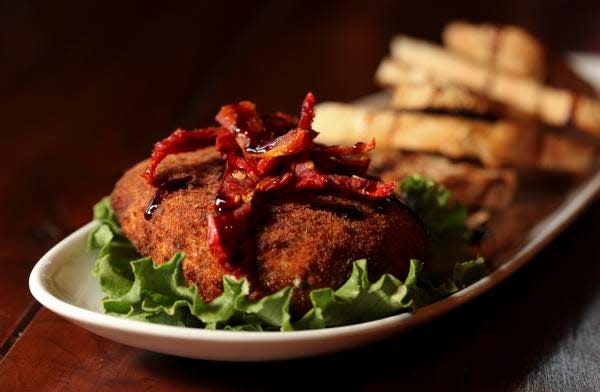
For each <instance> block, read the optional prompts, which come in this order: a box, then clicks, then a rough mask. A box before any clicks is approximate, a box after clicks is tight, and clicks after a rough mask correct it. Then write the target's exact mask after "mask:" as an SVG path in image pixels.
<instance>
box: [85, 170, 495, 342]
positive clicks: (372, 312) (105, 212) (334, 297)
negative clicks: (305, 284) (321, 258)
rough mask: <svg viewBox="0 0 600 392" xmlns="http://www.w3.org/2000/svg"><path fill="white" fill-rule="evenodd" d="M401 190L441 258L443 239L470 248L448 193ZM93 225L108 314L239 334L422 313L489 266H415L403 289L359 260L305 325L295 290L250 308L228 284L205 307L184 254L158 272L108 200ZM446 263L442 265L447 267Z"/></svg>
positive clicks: (411, 185) (314, 296)
mask: <svg viewBox="0 0 600 392" xmlns="http://www.w3.org/2000/svg"><path fill="white" fill-rule="evenodd" d="M405 184H406V185H405ZM402 188H403V190H404V192H405V193H406V194H407V195H409V196H410V197H409V198H408V199H407V204H408V205H409V207H410V208H412V209H413V210H414V211H415V212H416V213H417V214H418V215H420V214H421V213H424V212H426V214H425V215H424V216H423V217H422V220H423V222H424V224H425V226H426V228H427V230H428V232H429V234H430V236H431V237H432V242H434V243H435V246H436V251H435V252H438V253H439V252H442V251H443V247H444V246H445V245H444V244H445V236H446V235H448V236H452V238H453V239H454V240H455V241H459V240H460V241H462V242H460V244H463V243H464V244H466V238H467V236H466V234H467V232H466V228H465V227H464V212H460V210H458V209H457V208H456V207H448V205H447V203H448V199H449V195H448V196H446V193H445V192H446V191H444V190H442V189H440V188H438V187H435V186H430V183H429V182H428V180H425V179H422V178H416V177H414V178H412V179H411V180H410V181H408V180H407V181H405V182H403V184H402ZM408 200H410V201H408ZM461 214H463V215H462V218H461ZM94 217H95V218H96V220H98V221H99V223H100V224H99V225H98V227H97V228H95V229H94V230H93V231H92V232H91V233H90V235H89V238H88V246H89V248H90V249H93V250H98V259H97V260H96V264H95V267H94V271H93V273H94V275H95V276H96V277H97V278H98V281H99V282H100V286H101V288H102V291H103V292H104V294H105V295H106V297H105V298H104V299H103V307H104V310H105V312H106V313H109V314H112V315H115V316H120V317H125V318H129V319H134V320H140V321H146V322H152V323H160V324H168V325H176V326H186V327H200V328H207V329H227V330H234V331H273V330H279V331H290V330H299V329H315V328H326V327H335V326H341V325H348V324H354V323H360V322H364V321H371V320H376V319H380V318H383V317H387V316H390V315H393V314H397V313H400V312H404V311H410V310H414V309H417V308H418V307H421V306H424V305H427V304H429V303H431V302H433V301H437V300H439V299H441V298H444V297H446V296H448V295H450V294H452V293H454V292H456V291H458V290H461V289H462V288H464V287H466V286H468V285H469V284H471V283H472V282H474V281H476V280H477V279H479V278H480V277H482V276H483V275H485V273H486V269H485V263H484V262H483V259H480V258H479V259H475V260H470V261H466V262H454V263H452V267H451V270H450V272H449V273H447V274H445V275H442V274H440V275H439V276H436V279H431V278H429V277H428V276H427V275H426V274H425V272H426V271H427V263H426V264H424V263H422V262H420V261H417V260H411V263H410V269H409V271H408V274H407V276H406V278H405V280H404V282H403V281H401V280H400V279H398V278H396V277H394V276H392V275H390V274H384V275H383V276H381V277H380V278H379V279H378V280H377V281H376V282H374V283H371V282H370V281H369V279H368V275H367V262H366V260H357V261H355V262H354V264H353V269H352V274H351V276H350V278H349V279H348V280H347V281H346V283H345V284H344V285H343V286H342V287H340V288H339V289H337V290H333V289H330V288H326V289H318V290H313V291H312V292H311V293H310V299H311V302H312V308H311V309H310V310H309V311H308V312H307V313H306V314H305V315H304V316H303V317H301V318H300V319H298V320H292V319H291V316H290V313H289V304H290V299H291V296H292V288H291V287H288V288H285V289H282V290H280V291H278V292H276V293H274V294H271V295H268V296H266V297H263V298H261V299H260V300H251V299H250V298H249V293H250V286H249V283H248V281H247V280H246V279H239V280H238V279H236V278H234V277H231V276H225V277H224V278H223V294H222V295H220V296H219V297H217V298H216V299H214V300H213V301H211V302H208V303H206V302H203V301H202V299H201V297H200V295H199V293H198V288H197V287H196V285H194V284H188V283H187V282H186V281H185V278H184V276H183V268H182V267H183V260H184V258H185V255H184V254H183V253H177V254H175V255H174V256H173V258H171V260H169V261H168V262H166V263H163V264H160V265H157V264H155V263H154V262H153V261H152V259H150V258H148V257H140V255H139V254H137V252H136V251H135V248H134V247H133V245H132V244H131V243H130V242H129V241H128V240H127V239H126V238H125V237H124V235H123V233H122V231H121V227H120V226H119V224H118V222H117V220H116V217H115V215H114V213H113V211H112V208H111V206H110V202H109V199H108V198H104V199H102V200H101V201H100V202H99V203H98V204H97V205H96V206H95V207H94ZM461 219H462V220H461ZM460 246H462V245H460ZM464 249H465V250H466V247H465V248H464ZM452 257H458V256H455V255H454V254H453V256H452ZM440 259H441V254H440ZM449 260H450V258H448V259H447V260H445V261H444V262H445V263H450V262H451V261H449ZM462 260H465V259H464V258H463V259H462ZM428 263H429V262H428ZM444 268H445V267H444Z"/></svg>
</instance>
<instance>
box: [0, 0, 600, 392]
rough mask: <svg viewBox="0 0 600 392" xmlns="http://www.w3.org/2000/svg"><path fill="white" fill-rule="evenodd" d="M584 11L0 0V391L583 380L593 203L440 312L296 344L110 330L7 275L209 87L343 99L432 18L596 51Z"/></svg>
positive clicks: (83, 218)
mask: <svg viewBox="0 0 600 392" xmlns="http://www.w3.org/2000/svg"><path fill="white" fill-rule="evenodd" d="M317 4H318V6H317ZM567 4H569V6H568V7H567ZM490 7H491V8H490ZM598 17H600V6H599V5H597V4H596V5H594V4H591V2H578V4H573V3H572V2H571V3H567V2H561V1H555V2H550V3H547V2H546V3H544V2H541V1H535V2H529V3H527V4H521V2H519V1H516V0H514V1H505V2H497V3H496V4H495V5H493V6H492V5H490V4H488V3H484V2H480V3H476V2H466V1H458V2H445V3H440V4H438V2H435V1H418V2H414V3H410V4H409V3H406V4H405V3H403V2H391V1H380V2H369V4H363V5H362V6H358V5H356V4H354V5H350V4H349V3H347V2H320V3H316V2H315V3H312V4H311V3H309V2H306V1H287V2H276V1H265V2H260V3H258V2H256V3H251V2H244V3H240V4H236V3H227V4H216V2H215V4H202V2H196V3H184V2H181V3H179V2H178V3H177V4H176V5H169V6H167V5H166V3H151V2H144V3H138V4H120V5H119V6H118V8H116V7H111V6H108V5H107V4H106V3H105V2H102V1H88V2H75V1H62V0H61V1H58V2H36V1H18V0H12V1H11V0H9V1H5V2H2V3H0V53H1V55H2V62H1V63H0V114H1V117H0V118H1V119H2V127H1V132H2V136H3V137H2V152H3V154H2V155H1V158H0V160H1V162H0V184H2V186H1V188H0V189H1V192H0V205H1V206H2V207H1V208H0V222H1V224H0V267H1V269H2V273H1V274H0V390H1V391H12V390H36V391H40V390H60V391H65V390H77V391H79V390H123V389H127V390H132V389H148V390H169V389H171V390H192V389H198V390H205V391H213V390H249V389H256V390H265V389H277V390H287V389H293V390H296V389H298V390H309V389H313V390H321V389H325V388H330V389H335V390H337V389H342V388H343V389H346V390H348V389H350V390H355V389H359V390H369V391H370V390H405V389H406V390H444V391H455V390H459V391H463V390H468V391H484V390H498V391H504V390H531V391H592V390H600V285H599V284H598V283H599V282H600V247H599V246H598V239H597V237H598V233H599V232H600V203H598V202H596V203H595V204H594V205H592V206H591V207H590V208H589V209H588V210H587V211H586V212H585V213H584V214H583V215H582V216H581V217H580V218H579V219H578V220H577V221H576V222H575V223H574V224H573V225H571V226H570V227H569V228H568V229H567V230H566V231H565V232H564V233H563V234H562V235H560V236H559V237H558V238H557V239H556V240H555V241H554V242H553V243H552V244H551V245H550V246H548V247H547V248H546V249H545V250H544V251H543V252H542V253H541V254H540V255H539V256H538V257H536V258H535V259H534V260H533V261H532V262H531V263H530V264H529V265H527V266H526V267H525V268H523V269H522V270H521V271H519V272H518V273H517V274H515V275H514V276H512V277H511V278H510V279H508V281H506V282H505V283H504V284H502V285H501V286H500V287H497V288H496V289H494V290H492V291H491V292H489V293H487V294H485V295H483V296H482V297H480V298H478V299H477V300H475V301H474V302H472V303H470V304H468V305H466V306H464V307H462V308H461V309H459V310H458V311H455V312H453V313H451V314H450V315H448V316H445V317H443V318H442V319H440V320H437V321H435V322H432V323H430V324H428V325H425V326H423V327H422V328H419V329H417V330H415V331H413V332H410V333H407V334H404V335H401V336H398V337H396V338H393V339H390V340H386V341H384V342H382V343H379V344H376V345H372V346H369V347H366V348H363V349H360V350H356V351H352V352H348V353H343V354H336V355H331V356H326V357H320V358H312V359H306V360H301V361H289V362H276V363H255V364H235V363H234V364H229V363H215V362H205V361H195V360H188V359H180V358H176V357H171V356H166V355H160V354H154V353H151V352H146V351H142V350H137V349H133V348H129V347H126V346H123V345H120V344H116V343H113V342H111V341H108V340H105V339H103V338H100V337H97V336H95V335H92V334H91V333H88V332H87V331H85V330H83V329H81V328H79V327H76V326H74V325H72V324H70V323H68V322H66V321H64V320H62V319H61V318H60V317H58V316H55V315H54V314H52V313H50V312H49V311H47V310H45V309H43V308H41V307H40V305H39V304H37V303H36V302H35V300H34V299H33V298H32V297H31V295H30V294H29V291H28V288H27V277H28V274H29V271H30V270H31V268H32V266H33V265H34V263H35V262H36V261H37V260H38V259H39V257H40V256H41V255H42V254H43V253H44V252H45V251H47V250H48V249H49V248H50V247H51V246H52V245H54V244H55V243H57V242H58V241H59V240H60V239H61V238H63V237H64V236H65V235H66V234H68V233H69V232H71V231H73V230H75V229H76V228H78V227H79V226H81V225H82V224H84V223H86V222H88V221H89V220H90V214H91V206H92V205H93V203H94V202H95V201H97V200H98V199H100V198H101V197H102V196H103V195H106V194H108V193H109V192H110V191H111V189H112V185H113V184H114V182H115V181H116V179H117V178H118V177H119V176H120V174H121V173H122V172H123V171H124V170H125V169H126V168H127V167H128V166H130V165H131V164H132V163H134V162H136V161H138V160H140V159H143V158H144V157H146V156H147V155H148V153H149V150H150V146H151V144H152V143H153V142H154V141H155V140H156V139H157V138H159V137H161V136H164V135H166V134H167V133H168V132H169V131H170V130H172V129H173V128H175V127H177V126H183V127H192V126H201V125H206V124H207V123H208V122H210V121H211V118H212V116H213V115H214V113H215V112H216V110H217V108H218V107H219V105H220V104H221V103H226V102H230V101H236V100H239V99H243V98H251V99H253V100H255V101H256V102H258V104H259V107H260V108H262V109H263V110H264V111H274V110H283V111H292V112H295V111H296V110H297V107H298V104H299V102H300V100H301V98H302V97H303V94H304V93H305V92H306V91H307V90H309V89H312V90H314V91H315V92H316V93H317V94H318V96H319V97H320V98H321V99H322V100H326V99H335V100H352V99H355V98H357V97H360V96H362V95H365V94H367V93H370V92H373V91H375V89H376V87H375V86H374V85H373V83H372V74H373V71H374V69H375V67H376V65H377V63H378V61H379V59H380V58H381V57H382V56H383V55H384V54H385V52H386V50H387V42H388V40H389V38H390V37H391V36H392V35H393V34H394V33H396V32H404V33H410V34H416V35H419V36H422V37H426V38H430V39H437V38H438V36H439V30H440V28H441V26H442V25H443V23H444V22H445V21H447V20H449V19H452V18H468V19H472V20H490V19H493V20H495V21H497V22H502V21H511V22H515V23H520V24H523V25H525V26H526V27H528V28H530V29H531V30H532V31H534V32H535V33H536V34H538V35H540V36H541V37H542V38H543V39H545V40H546V41H547V42H548V43H549V44H550V45H551V46H552V47H553V48H555V49H558V50H567V49H570V50H572V49H577V50H590V51H600V27H598V26H600V24H598V23H597V19H598ZM557 26H562V27H561V28H558V27H557Z"/></svg>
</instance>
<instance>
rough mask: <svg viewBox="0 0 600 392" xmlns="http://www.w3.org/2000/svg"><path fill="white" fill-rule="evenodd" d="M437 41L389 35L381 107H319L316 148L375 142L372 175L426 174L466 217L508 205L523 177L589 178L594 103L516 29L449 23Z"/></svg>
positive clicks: (596, 123) (599, 108)
mask: <svg viewBox="0 0 600 392" xmlns="http://www.w3.org/2000/svg"><path fill="white" fill-rule="evenodd" d="M443 43H444V46H439V45H436V44H432V43H429V42H425V41H422V40H419V39H415V38H410V37H406V36H398V37H395V38H394V39H393V40H392V42H391V53H390V57H389V58H385V59H383V60H382V62H381V64H380V66H379V68H378V70H377V72H376V76H375V79H376V81H377V83H378V84H379V85H380V86H382V87H385V88H386V89H389V90H390V91H391V94H390V95H389V96H388V98H387V99H386V102H385V104H384V105H380V106H377V107H369V106H364V105H349V104H342V103H333V102H326V103H322V104H320V105H319V106H318V107H317V116H316V119H315V124H314V127H315V129H318V130H320V131H322V134H321V135H320V136H319V139H318V140H321V141H323V142H325V143H328V144H335V143H346V142H349V141H352V140H360V139H369V138H371V137H375V138H376V141H377V149H378V150H384V153H383V156H380V157H377V159H376V160H375V162H376V163H377V166H378V167H379V169H378V172H377V173H376V174H378V175H380V176H382V177H383V179H384V180H396V181H398V180H401V179H402V178H403V177H405V176H407V175H411V174H422V175H425V176H428V177H430V178H432V179H434V180H436V181H437V182H439V183H442V184H443V185H445V186H446V187H447V188H448V189H450V190H451V191H452V193H453V196H454V199H455V200H456V201H458V202H461V203H463V204H465V205H467V206H468V207H469V208H470V209H471V210H479V209H484V210H491V211H498V210H502V209H504V208H506V207H507V206H508V205H510V203H511V201H512V200H513V198H514V195H515V193H516V190H517V183H518V177H519V175H518V173H519V172H522V171H523V170H527V171H528V172H531V171H532V170H533V171H536V172H537V171H540V172H552V173H555V172H558V173H564V174H566V175H569V176H581V175H583V174H585V173H587V172H589V170H590V169H591V167H592V166H593V163H594V160H595V145H596V140H595V139H597V138H600V101H598V100H596V99H595V98H594V96H593V94H594V92H593V89H592V88H591V87H590V86H589V85H588V84H587V83H586V82H584V81H582V80H580V79H578V78H577V77H576V76H575V73H573V72H571V71H570V70H569V69H568V68H567V67H566V66H565V65H564V63H563V62H558V63H557V62H556V61H552V62H550V61H548V60H547V55H546V52H545V50H544V48H543V47H542V45H541V44H540V43H539V42H538V41H537V40H536V39H535V38H534V37H532V36H531V35H530V34H529V33H527V32H526V31H524V30H522V29H520V28H518V27H514V26H493V25H487V24H484V25H473V24H468V23H465V22H453V23H450V24H449V25H447V26H446V27H445V29H444V31H443ZM551 64H552V65H551ZM556 64H558V65H556Z"/></svg>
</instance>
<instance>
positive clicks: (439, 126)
mask: <svg viewBox="0 0 600 392" xmlns="http://www.w3.org/2000/svg"><path fill="white" fill-rule="evenodd" d="M316 113H317V115H316V118H315V122H314V124H313V126H314V127H315V129H319V130H320V131H321V134H320V135H319V138H318V139H317V141H320V142H324V143H328V144H335V143H339V144H342V143H348V142H350V141H354V140H360V139H369V138H371V137H374V138H375V139H376V140H377V145H378V148H379V149H388V150H396V149H403V150H408V151H422V152H433V153H439V154H442V155H445V156H448V157H450V158H462V159H464V158H467V159H477V160H479V161H481V162H482V163H483V164H484V165H485V166H489V167H499V166H518V167H539V168H542V169H548V170H553V171H565V172H574V173H581V172H585V171H587V170H588V168H589V167H590V165H591V163H592V160H593V157H594V147H593V146H591V145H588V144H586V143H579V142H578V141H575V140H571V139H568V138H566V137H563V136H558V135H540V134H539V132H537V130H536V129H535V128H528V127H521V126H519V125H518V124H516V123H513V122H510V121H496V122H488V121H481V120H472V119H467V118H461V117H457V116H448V115H432V114H427V113H409V112H394V111H389V110H371V109H366V108H361V107H357V106H352V105H345V104H339V103H331V102H329V103H322V104H320V105H318V106H317V109H316ZM574 157H576V158H574Z"/></svg>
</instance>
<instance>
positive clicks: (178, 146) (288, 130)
mask: <svg viewBox="0 0 600 392" xmlns="http://www.w3.org/2000/svg"><path fill="white" fill-rule="evenodd" d="M315 101H316V100H315V96H314V95H313V94H312V93H308V94H307V95H306V97H305V98H304V101H303V103H302V109H301V114H300V119H299V120H297V119H296V118H295V117H294V116H290V115H287V114H283V113H276V114H274V115H270V116H260V115H259V114H258V113H257V112H256V106H255V105H254V103H252V102H249V101H242V102H239V103H237V104H231V105H225V106H223V107H222V108H221V110H220V111H219V113H218V114H217V116H216V117H215V118H216V120H217V122H218V123H219V124H220V125H221V127H217V128H206V129H199V130H195V131H182V130H177V131H175V132H174V133H173V134H172V135H171V136H169V137H168V138H166V139H164V140H162V141H160V142H158V143H156V144H155V145H154V151H153V152H152V157H151V160H150V164H149V165H148V168H147V170H146V172H145V173H144V177H145V178H146V179H147V180H148V182H149V183H151V184H153V185H155V172H156V168H157V166H158V164H159V163H160V162H161V161H162V160H163V159H164V158H165V157H166V156H167V155H168V154H174V153H178V152H185V151H193V150H196V149H199V148H203V147H207V146H210V145H213V144H214V145H215V146H216V148H217V150H218V151H219V152H220V153H221V156H222V157H223V159H224V160H225V171H224V173H223V178H222V179H221V184H220V187H219V191H218V192H217V195H216V198H215V204H214V208H213V210H212V211H209V212H208V246H209V250H210V252H211V253H212V255H213V256H214V257H215V258H216V259H217V260H218V261H219V262H220V263H221V264H222V265H224V266H226V267H227V268H228V269H229V271H230V272H231V273H234V274H241V273H243V271H244V268H245V267H244V266H246V267H247V266H248V265H249V263H250V262H252V260H251V258H252V257H253V256H252V255H253V251H252V249H251V247H250V242H249V241H248V238H249V236H250V234H251V233H250V230H251V227H252V222H251V220H252V219H251V215H252V211H253V206H254V204H255V198H256V195H257V194H265V193H269V192H300V191H304V190H313V191H319V190H322V191H327V192H333V193H341V194H347V195H354V196H360V197H369V198H381V197H387V196H390V195H391V194H392V192H393V190H394V188H395V186H396V185H395V183H382V182H380V181H378V180H375V179H371V178H364V177H362V176H363V175H364V173H365V172H366V170H367V168H368V166H369V158H368V157H366V156H365V155H364V153H366V152H368V151H371V150H372V149H373V148H374V147H375V140H374V139H372V140H371V141H370V142H369V143H356V144H355V145H353V146H348V147H345V146H323V145H321V144H318V143H315V142H314V139H315V138H316V137H317V135H318V132H316V131H315V130H313V129H312V128H311V126H312V121H313V118H314V116H315V111H314V105H315ZM233 260H235V261H236V262H235V263H233V262H232V261H233Z"/></svg>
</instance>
